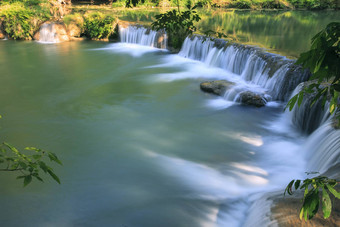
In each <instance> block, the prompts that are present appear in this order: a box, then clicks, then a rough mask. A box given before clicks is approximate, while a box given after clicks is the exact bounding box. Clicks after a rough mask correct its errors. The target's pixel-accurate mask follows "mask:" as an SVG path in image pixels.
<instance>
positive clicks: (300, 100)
mask: <svg viewBox="0 0 340 227" xmlns="http://www.w3.org/2000/svg"><path fill="white" fill-rule="evenodd" d="M303 96H304V92H303V91H301V92H300V93H299V98H298V106H301V103H302V100H303Z"/></svg>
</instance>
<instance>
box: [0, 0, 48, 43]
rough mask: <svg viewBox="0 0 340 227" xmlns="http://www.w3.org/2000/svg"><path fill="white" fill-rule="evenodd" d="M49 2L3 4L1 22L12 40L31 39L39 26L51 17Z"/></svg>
mask: <svg viewBox="0 0 340 227" xmlns="http://www.w3.org/2000/svg"><path fill="white" fill-rule="evenodd" d="M46 2H47V1H45V0H44V1H38V0H34V1H33V0H25V1H14V0H12V1H5V2H2V3H1V5H2V6H1V8H0V20H2V21H3V23H2V27H3V29H4V31H5V33H6V34H7V35H8V37H9V38H11V39H31V37H32V36H33V34H34V32H36V31H37V30H38V29H39V24H40V23H41V22H42V21H46V20H48V19H49V18H50V17H51V14H50V11H49V6H48V5H47V4H46Z"/></svg>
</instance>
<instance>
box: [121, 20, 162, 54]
mask: <svg viewBox="0 0 340 227" xmlns="http://www.w3.org/2000/svg"><path fill="white" fill-rule="evenodd" d="M119 36H120V41H121V42H123V43H133V44H139V45H143V46H150V47H156V48H161V49H166V48H167V43H168V38H167V35H166V33H165V32H160V31H158V32H157V31H154V30H151V29H149V28H144V27H142V26H134V25H129V26H127V27H124V26H119Z"/></svg>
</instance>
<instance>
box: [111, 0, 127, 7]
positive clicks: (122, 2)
mask: <svg viewBox="0 0 340 227" xmlns="http://www.w3.org/2000/svg"><path fill="white" fill-rule="evenodd" d="M125 6H126V0H116V1H114V2H113V3H112V7H125Z"/></svg>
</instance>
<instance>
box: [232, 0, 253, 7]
mask: <svg viewBox="0 0 340 227" xmlns="http://www.w3.org/2000/svg"><path fill="white" fill-rule="evenodd" d="M252 5H253V3H252V2H251V1H250V0H234V1H232V2H231V3H230V4H229V7H230V8H238V9H250V8H251V7H252Z"/></svg>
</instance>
